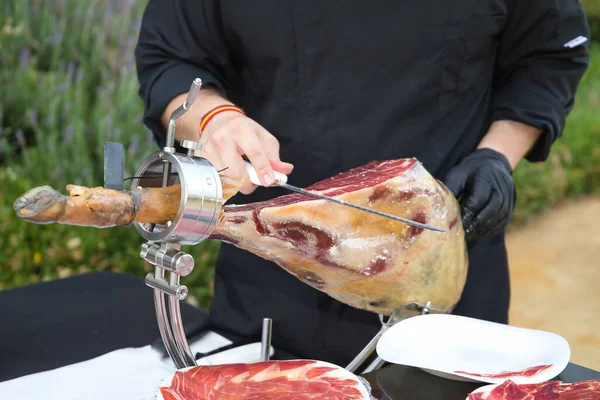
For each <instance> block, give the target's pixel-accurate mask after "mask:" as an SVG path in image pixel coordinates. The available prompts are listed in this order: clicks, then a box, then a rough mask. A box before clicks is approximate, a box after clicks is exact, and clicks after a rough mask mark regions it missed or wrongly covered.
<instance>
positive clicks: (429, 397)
mask: <svg viewBox="0 0 600 400" xmlns="http://www.w3.org/2000/svg"><path fill="white" fill-rule="evenodd" d="M364 377H365V378H366V379H367V380H368V381H369V383H370V384H371V386H372V389H373V396H374V397H375V398H376V399H377V400H396V399H397V400H406V399H410V400H421V399H422V400H465V399H466V397H467V394H468V393H470V392H472V391H473V390H475V389H477V388H478V387H481V386H485V385H488V383H472V382H459V381H452V380H449V379H444V378H440V377H437V376H434V375H431V374H429V373H427V372H424V371H422V370H420V369H417V368H412V367H406V366H402V365H389V366H386V367H384V368H382V369H380V370H379V371H375V372H371V373H369V374H366V375H365V376H364ZM556 379H558V380H561V381H563V382H566V383H571V382H580V381H585V380H589V379H600V372H598V371H594V370H591V369H588V368H584V367H582V366H579V365H576V364H572V363H570V364H569V365H568V366H567V368H566V369H565V370H564V371H563V372H562V373H561V374H560V375H559V376H558V377H556Z"/></svg>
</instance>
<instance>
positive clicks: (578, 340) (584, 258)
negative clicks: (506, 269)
mask: <svg viewBox="0 0 600 400" xmlns="http://www.w3.org/2000/svg"><path fill="white" fill-rule="evenodd" d="M507 248H508V256H509V262H510V270H511V280H512V304H511V313H510V323H511V325H517V326H523V327H527V328H534V329H542V330H546V331H550V332H554V333H557V334H559V335H561V336H563V337H564V338H565V339H566V340H567V341H568V342H569V344H570V346H571V361H573V362H575V363H578V364H581V365H584V366H587V367H590V368H593V369H596V370H600V197H595V198H588V199H584V200H577V201H570V202H567V203H564V204H562V205H560V206H559V207H556V209H554V210H551V211H549V212H547V213H545V214H544V215H542V216H541V217H539V218H537V219H536V220H534V221H532V222H531V223H528V224H527V226H525V227H523V228H519V229H516V230H514V231H512V232H510V233H509V234H508V238H507Z"/></svg>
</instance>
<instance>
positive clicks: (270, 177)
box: [236, 134, 275, 186]
mask: <svg viewBox="0 0 600 400" xmlns="http://www.w3.org/2000/svg"><path fill="white" fill-rule="evenodd" d="M236 145H237V148H238V151H239V154H240V155H242V154H243V155H245V156H246V157H247V158H248V161H250V163H251V164H252V166H254V169H255V170H256V173H257V175H258V179H260V181H261V183H262V184H263V185H265V186H270V185H272V184H273V183H274V182H275V175H274V174H273V168H272V167H271V163H270V162H269V159H268V158H267V154H266V153H265V151H264V149H263V148H262V146H261V143H260V141H259V140H258V137H257V136H256V134H245V135H239V136H238V137H236Z"/></svg>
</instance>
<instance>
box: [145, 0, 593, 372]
mask: <svg viewBox="0 0 600 400" xmlns="http://www.w3.org/2000/svg"><path fill="white" fill-rule="evenodd" d="M577 36H584V37H589V27H588V26H587V23H586V20H585V16H584V14H583V10H582V8H581V6H580V5H579V2H577V1H570V0H553V1H538V0H524V1H515V0H483V1H481V0H466V1H460V2H459V1H457V0H431V1H411V2H368V1H363V0H350V1H348V0H345V1H339V0H331V1H316V0H295V1H280V0H265V1H261V2H260V4H256V3H254V2H239V1H232V0H205V1H195V0H149V2H148V6H147V9H146V12H145V13H144V17H143V21H142V26H141V32H140V37H139V43H138V46H137V48H136V63H137V71H138V74H139V80H140V86H141V87H140V95H141V97H142V98H143V99H144V104H145V114H144V118H145V122H146V124H147V125H148V126H149V127H150V128H151V129H152V130H153V133H154V135H155V137H156V138H157V141H158V143H159V144H160V145H162V144H164V129H163V128H162V127H161V126H160V124H159V122H158V121H159V119H160V115H161V113H162V112H163V111H164V105H165V104H167V103H168V102H169V100H171V99H172V97H173V96H174V95H175V94H177V93H182V92H185V91H187V90H188V88H189V85H190V84H191V79H192V77H193V76H200V77H201V78H203V79H207V80H208V81H209V82H212V83H213V84H214V85H215V86H216V87H218V88H220V89H221V90H222V91H223V93H224V94H225V95H226V96H227V97H228V98H229V100H231V101H232V102H234V103H235V104H237V105H238V106H240V107H242V108H243V109H244V110H245V111H246V112H247V114H248V116H249V117H250V118H252V119H254V120H256V121H257V122H258V123H260V124H261V125H263V126H264V127H265V128H266V129H267V130H268V131H270V132H271V133H272V134H274V135H275V136H276V137H277V139H278V140H279V142H280V144H281V159H282V160H283V161H286V162H290V163H292V164H294V166H295V168H294V171H293V172H292V174H290V175H289V180H290V182H291V183H294V184H295V185H298V186H308V185H310V184H312V183H314V182H316V181H319V180H321V179H324V178H327V177H330V176H332V175H334V174H336V173H339V172H342V171H345V170H348V169H350V168H352V167H356V166H358V165H361V164H364V163H366V162H369V161H371V160H374V159H395V158H401V157H416V158H418V159H419V160H420V161H421V162H422V163H423V165H424V166H425V168H427V169H428V170H429V171H430V172H431V173H432V174H433V175H434V176H435V177H437V178H438V179H440V180H444V178H445V176H446V174H447V173H448V171H449V170H450V169H451V168H452V167H453V166H455V165H456V164H457V163H458V162H460V160H462V159H463V158H464V157H465V156H467V155H468V154H470V153H471V152H472V151H473V150H474V149H475V148H476V146H477V144H478V143H479V142H480V140H481V138H482V137H483V136H484V135H485V134H486V132H487V130H488V128H489V126H490V124H491V122H492V121H494V120H496V119H501V118H506V119H512V120H516V121H520V122H525V123H529V124H532V125H534V126H538V127H541V128H543V129H544V135H542V137H541V139H540V141H539V142H538V143H537V144H536V146H535V148H534V150H533V151H532V152H531V153H530V154H528V157H529V159H530V160H533V161H540V160H544V159H545V157H547V154H548V151H549V149H550V146H551V144H552V143H553V142H554V140H555V139H556V138H557V137H558V136H560V134H561V133H562V127H563V125H564V118H565V116H566V115H567V113H568V111H569V110H570V109H571V107H572V104H573V97H574V92H575V89H576V87H577V84H578V83H579V80H580V78H581V76H582V75H583V73H584V71H585V69H586V67H587V62H588V53H587V44H584V45H581V46H577V47H575V48H573V49H569V48H565V47H564V44H565V43H566V42H567V41H570V40H571V39H574V38H575V37H577ZM168 70H170V71H171V72H170V73H167V72H165V71H168ZM178 71H181V73H178ZM281 194H284V192H283V191H281V190H279V189H274V188H270V189H264V188H259V189H258V190H257V191H256V192H255V193H253V194H252V195H250V196H242V195H238V196H236V197H234V198H233V199H232V200H230V202H231V203H245V202H254V201H259V200H264V199H267V198H271V197H274V196H278V195H281ZM469 248H470V260H471V262H472V264H471V271H470V278H469V279H470V280H469V282H468V284H467V285H468V286H467V289H466V290H465V294H464V296H463V299H462V300H461V304H460V305H459V307H458V308H457V310H456V312H465V313H469V314H472V315H477V316H478V317H480V318H483V319H488V320H494V321H497V320H501V321H505V320H506V314H507V309H508V297H507V296H508V293H509V287H508V280H507V279H506V276H507V274H508V267H507V262H506V255H505V249H504V246H503V239H502V234H499V235H498V236H494V237H487V238H482V239H481V240H478V241H476V242H474V243H472V244H471V245H470V246H469ZM215 288H216V292H215V298H214V301H213V303H212V307H211V321H212V323H214V324H216V325H217V326H220V327H222V328H223V329H224V330H228V331H231V332H238V333H240V334H243V335H251V336H252V335H254V336H259V335H260V328H261V320H262V318H263V317H271V318H273V319H274V326H273V332H274V337H273V339H274V341H275V342H276V343H279V344H280V345H281V346H284V347H285V348H287V349H289V350H290V351H292V352H294V353H295V354H298V355H299V356H302V357H312V358H319V359H323V360H326V361H332V362H335V363H338V364H340V365H344V364H345V363H347V362H348V361H350V359H352V357H353V356H354V355H355V354H356V353H358V351H359V350H360V349H361V348H362V347H363V346H364V345H365V344H366V343H367V342H368V341H369V339H370V338H371V337H372V336H373V335H374V333H375V332H376V331H377V330H378V329H379V321H378V318H377V317H376V316H375V315H373V314H370V313H367V312H363V311H360V310H355V309H352V308H349V307H347V306H344V305H343V304H341V303H339V302H337V301H335V300H333V299H331V298H329V297H328V296H327V295H325V294H323V293H319V292H318V291H316V290H315V289H312V288H310V287H308V286H307V285H305V284H304V283H302V282H300V281H298V280H297V279H296V278H294V277H292V276H291V275H289V274H287V273H286V272H284V271H283V270H281V268H279V267H278V266H276V265H275V264H273V263H269V262H266V261H264V260H262V259H260V258H258V257H256V256H254V255H252V254H250V253H248V252H246V251H242V250H238V249H236V248H234V247H233V246H229V245H224V246H223V247H222V250H221V253H220V255H219V258H218V261H217V265H216V281H215ZM484 307H485V308H484Z"/></svg>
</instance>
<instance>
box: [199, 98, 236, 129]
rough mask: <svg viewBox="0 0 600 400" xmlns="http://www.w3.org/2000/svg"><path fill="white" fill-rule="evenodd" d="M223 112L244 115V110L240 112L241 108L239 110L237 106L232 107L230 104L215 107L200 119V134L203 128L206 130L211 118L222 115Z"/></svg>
mask: <svg viewBox="0 0 600 400" xmlns="http://www.w3.org/2000/svg"><path fill="white" fill-rule="evenodd" d="M223 111H236V112H239V113H240V114H244V115H246V113H245V112H244V110H242V109H241V108H239V107H237V106H233V105H230V104H227V105H223V106H218V107H215V108H213V109H212V110H210V111H209V112H207V113H206V114H204V116H203V117H202V120H201V121H200V133H202V131H203V130H204V128H206V125H207V124H208V123H209V122H210V120H211V119H213V117H214V116H215V115H217V114H219V113H222V112H223Z"/></svg>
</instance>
